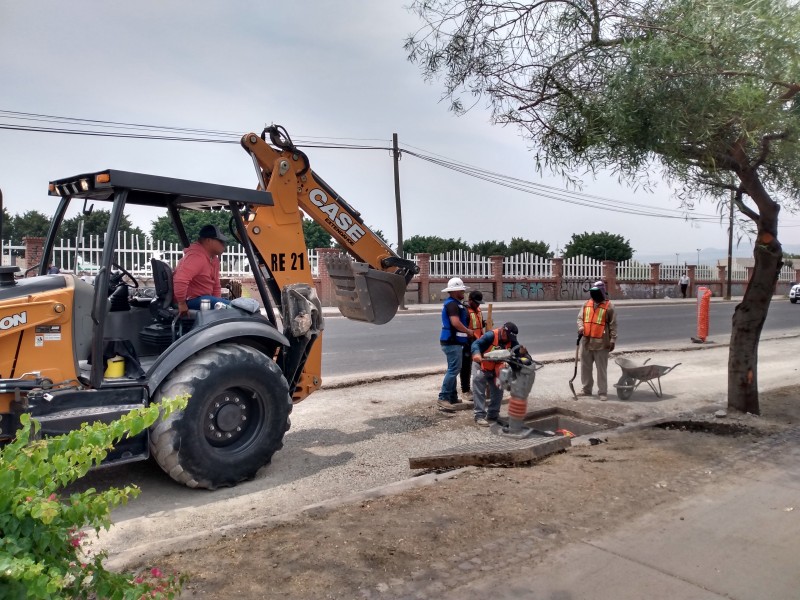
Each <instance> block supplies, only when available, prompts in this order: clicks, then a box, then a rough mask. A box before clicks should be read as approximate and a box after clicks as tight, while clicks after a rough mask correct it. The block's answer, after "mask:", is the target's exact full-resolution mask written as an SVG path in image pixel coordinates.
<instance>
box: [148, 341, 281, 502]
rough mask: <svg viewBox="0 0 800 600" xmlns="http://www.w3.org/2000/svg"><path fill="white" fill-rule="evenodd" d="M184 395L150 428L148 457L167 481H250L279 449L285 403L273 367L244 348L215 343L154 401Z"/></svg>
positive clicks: (200, 484) (208, 484) (201, 484)
mask: <svg viewBox="0 0 800 600" xmlns="http://www.w3.org/2000/svg"><path fill="white" fill-rule="evenodd" d="M181 394H187V395H189V402H188V404H187V405H186V408H184V409H183V410H180V411H175V412H174V413H172V414H171V415H170V416H169V417H168V418H167V419H165V420H160V421H158V422H157V423H156V424H155V425H153V426H152V427H151V429H150V451H151V454H152V455H153V457H154V458H155V460H156V462H157V463H158V464H159V466H161V468H162V469H164V471H165V472H166V473H167V474H168V475H169V476H170V477H172V478H173V479H174V480H175V481H177V482H179V483H182V484H184V485H186V486H188V487H192V488H207V489H211V490H213V489H216V488H218V487H224V486H232V485H236V484H237V483H239V482H240V481H244V480H247V479H252V478H253V477H254V476H255V474H256V472H257V471H258V470H259V469H260V468H261V467H263V466H264V465H266V464H268V463H269V461H270V460H271V459H272V455H273V454H274V453H275V452H277V451H278V450H280V448H281V447H282V446H283V435H284V434H285V433H286V431H287V430H288V429H289V413H290V412H291V410H292V399H291V397H290V396H289V386H288V384H287V383H286V379H285V378H284V377H283V374H282V373H281V370H280V369H279V368H278V366H277V365H276V364H275V363H274V362H273V361H272V360H271V359H270V358H268V357H267V356H265V355H264V354H262V353H261V352H259V351H258V350H255V349H254V348H251V347H249V346H238V345H233V344H219V345H217V346H212V347H210V348H207V349H205V350H203V351H201V352H198V353H197V354H196V355H195V356H193V357H192V358H190V359H188V360H187V361H186V362H184V363H183V364H182V365H181V366H179V367H178V368H177V369H176V370H175V371H174V372H173V373H172V374H171V375H170V376H169V377H168V378H167V379H166V380H165V381H164V382H163V383H162V384H161V386H159V388H158V390H157V392H156V395H155V398H154V401H156V402H160V401H161V400H162V399H163V398H173V397H175V396H178V395H181Z"/></svg>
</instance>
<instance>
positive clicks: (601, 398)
mask: <svg viewBox="0 0 800 600" xmlns="http://www.w3.org/2000/svg"><path fill="white" fill-rule="evenodd" d="M598 396H600V401H601V402H605V401H606V400H608V394H598Z"/></svg>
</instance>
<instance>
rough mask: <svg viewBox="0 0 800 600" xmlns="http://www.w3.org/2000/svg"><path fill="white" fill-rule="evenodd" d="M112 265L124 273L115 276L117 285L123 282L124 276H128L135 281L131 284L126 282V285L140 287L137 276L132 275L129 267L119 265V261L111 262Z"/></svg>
mask: <svg viewBox="0 0 800 600" xmlns="http://www.w3.org/2000/svg"><path fill="white" fill-rule="evenodd" d="M111 266H112V267H114V268H115V269H116V270H117V271H120V272H121V273H122V275H121V276H114V278H115V279H116V284H115V285H119V284H120V283H122V278H123V277H127V278H128V279H130V280H131V281H132V282H133V285H130V284H128V283H126V284H125V285H127V286H128V287H130V288H138V287H139V282H138V281H137V280H136V277H134V276H133V275H131V272H130V271H128V269H125V268H124V267H121V266H119V265H118V264H117V263H111ZM117 277H118V279H117Z"/></svg>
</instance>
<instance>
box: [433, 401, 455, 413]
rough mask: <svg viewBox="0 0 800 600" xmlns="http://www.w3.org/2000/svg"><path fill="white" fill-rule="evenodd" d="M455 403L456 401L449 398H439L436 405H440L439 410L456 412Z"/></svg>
mask: <svg viewBox="0 0 800 600" xmlns="http://www.w3.org/2000/svg"><path fill="white" fill-rule="evenodd" d="M453 404H455V402H450V401H449V400H437V401H436V406H438V407H439V410H443V411H445V412H455V408H453Z"/></svg>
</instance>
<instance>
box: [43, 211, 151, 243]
mask: <svg viewBox="0 0 800 600" xmlns="http://www.w3.org/2000/svg"><path fill="white" fill-rule="evenodd" d="M109 219H111V211H109V210H105V209H98V210H93V211H92V212H90V213H89V214H88V215H83V214H80V215H77V216H75V217H72V218H69V219H64V221H63V222H62V223H61V227H60V228H59V230H58V236H59V237H60V238H62V239H65V240H74V239H75V238H76V237H78V229H79V224H80V222H81V221H83V237H84V238H88V237H89V236H93V235H96V236H99V237H100V239H101V240H102V239H103V235H105V233H106V231H107V230H108V221H109ZM119 229H120V231H124V232H126V233H130V234H132V235H137V236H144V232H143V231H142V230H141V229H139V228H138V227H134V226H133V223H131V221H130V219H128V217H127V216H125V215H122V218H121V219H120V222H119Z"/></svg>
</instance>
